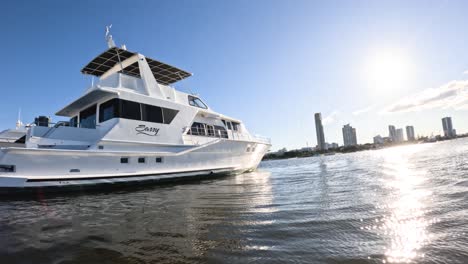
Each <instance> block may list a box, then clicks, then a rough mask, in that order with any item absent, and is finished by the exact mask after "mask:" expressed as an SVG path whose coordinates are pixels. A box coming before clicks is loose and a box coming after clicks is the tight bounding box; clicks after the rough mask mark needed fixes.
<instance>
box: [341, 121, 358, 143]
mask: <svg viewBox="0 0 468 264" xmlns="http://www.w3.org/2000/svg"><path fill="white" fill-rule="evenodd" d="M343 143H344V146H345V147H348V146H355V145H357V137H356V129H355V128H353V127H352V126H351V125H349V124H347V125H344V126H343Z"/></svg>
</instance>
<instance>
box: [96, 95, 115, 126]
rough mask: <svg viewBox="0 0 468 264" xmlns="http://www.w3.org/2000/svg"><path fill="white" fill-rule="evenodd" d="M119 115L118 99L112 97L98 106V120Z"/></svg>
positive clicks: (102, 120) (101, 120) (105, 119)
mask: <svg viewBox="0 0 468 264" xmlns="http://www.w3.org/2000/svg"><path fill="white" fill-rule="evenodd" d="M118 116H119V99H117V98H116V99H112V100H110V101H107V102H105V103H103V104H101V105H100V106H99V122H104V121H107V120H109V119H112V118H114V117H118Z"/></svg>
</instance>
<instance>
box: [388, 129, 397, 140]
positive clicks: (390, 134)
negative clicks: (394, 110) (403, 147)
mask: <svg viewBox="0 0 468 264" xmlns="http://www.w3.org/2000/svg"><path fill="white" fill-rule="evenodd" d="M388 137H389V138H390V139H391V140H392V141H394V142H395V141H396V129H395V126H392V125H389V126H388Z"/></svg>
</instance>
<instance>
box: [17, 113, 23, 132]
mask: <svg viewBox="0 0 468 264" xmlns="http://www.w3.org/2000/svg"><path fill="white" fill-rule="evenodd" d="M22 126H23V122H21V108H20V109H19V111H18V121H16V129H17V130H18V129H20V128H21V127H22Z"/></svg>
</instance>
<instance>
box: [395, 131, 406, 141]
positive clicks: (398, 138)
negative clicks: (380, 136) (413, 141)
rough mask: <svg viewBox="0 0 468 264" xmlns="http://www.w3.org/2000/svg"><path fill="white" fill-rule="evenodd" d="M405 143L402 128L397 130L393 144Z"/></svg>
mask: <svg viewBox="0 0 468 264" xmlns="http://www.w3.org/2000/svg"><path fill="white" fill-rule="evenodd" d="M403 141H405V135H404V134H403V128H398V129H397V130H396V138H395V142H398V143H400V142H403Z"/></svg>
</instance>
